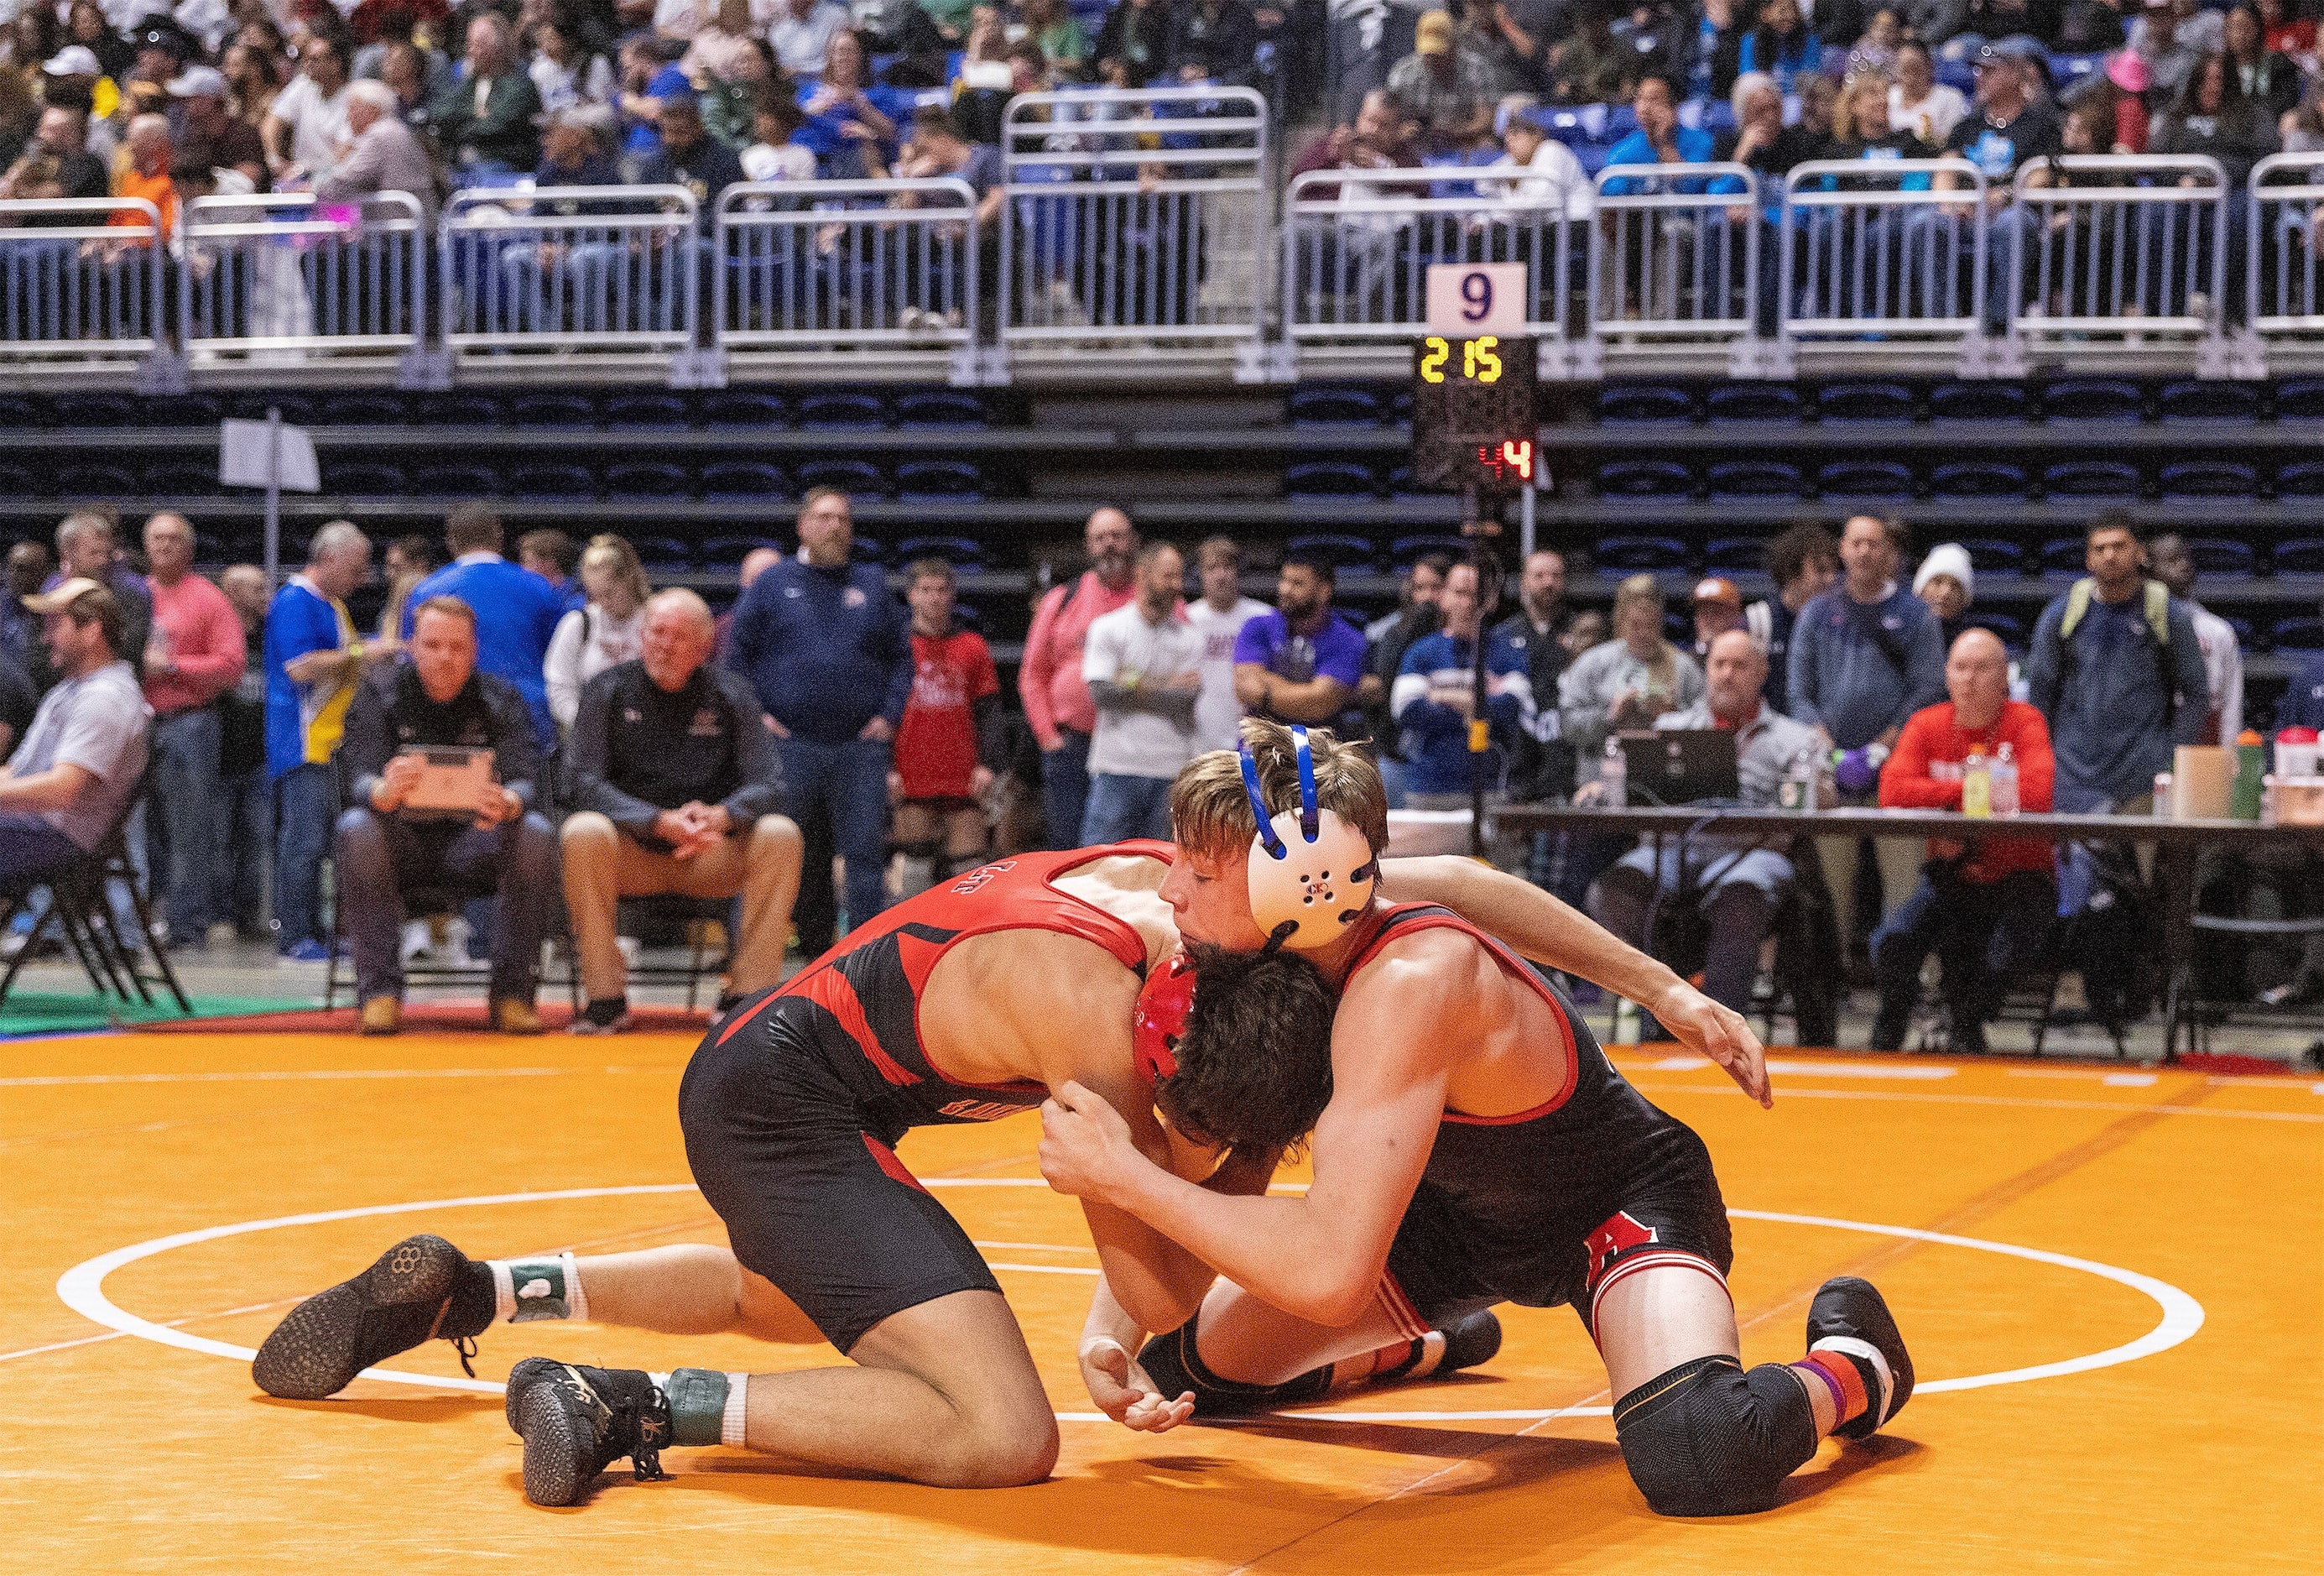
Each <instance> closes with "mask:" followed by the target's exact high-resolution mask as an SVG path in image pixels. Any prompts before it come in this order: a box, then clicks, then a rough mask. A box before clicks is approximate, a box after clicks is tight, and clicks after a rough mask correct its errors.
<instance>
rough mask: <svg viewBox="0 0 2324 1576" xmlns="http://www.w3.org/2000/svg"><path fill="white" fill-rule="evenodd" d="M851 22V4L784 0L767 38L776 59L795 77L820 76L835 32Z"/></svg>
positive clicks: (831, 0) (825, 0)
mask: <svg viewBox="0 0 2324 1576" xmlns="http://www.w3.org/2000/svg"><path fill="white" fill-rule="evenodd" d="M846 25H847V7H845V6H844V5H835V4H833V0H782V6H781V8H780V9H779V11H778V12H777V13H776V14H775V23H774V26H773V27H772V28H771V29H770V30H769V32H768V35H767V41H768V42H770V43H771V44H773V45H774V46H775V59H776V60H779V61H781V62H782V67H783V70H786V71H788V72H789V73H791V75H793V76H795V77H819V76H821V75H822V74H823V62H824V57H825V55H826V54H827V53H828V52H829V51H830V49H831V39H832V35H833V34H834V33H835V32H839V30H840V29H842V28H844V27H845V26H846Z"/></svg>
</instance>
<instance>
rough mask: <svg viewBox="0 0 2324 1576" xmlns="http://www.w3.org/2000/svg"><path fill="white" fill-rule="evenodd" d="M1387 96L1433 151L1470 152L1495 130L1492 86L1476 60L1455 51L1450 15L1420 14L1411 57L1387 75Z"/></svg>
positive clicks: (1422, 144) (1399, 61)
mask: <svg viewBox="0 0 2324 1576" xmlns="http://www.w3.org/2000/svg"><path fill="white" fill-rule="evenodd" d="M1388 97H1391V98H1394V99H1395V100H1396V102H1397V107H1398V108H1399V109H1401V110H1402V111H1403V112H1404V114H1405V115H1406V116H1408V117H1409V118H1410V119H1411V120H1412V122H1413V123H1414V124H1415V125H1416V126H1417V127H1418V128H1419V139H1420V144H1421V146H1422V147H1423V149H1424V150H1425V151H1426V152H1428V153H1454V152H1457V151H1459V150H1462V149H1464V148H1467V147H1469V146H1470V145H1471V144H1474V143H1475V142H1477V141H1478V140H1479V139H1480V138H1481V137H1483V136H1484V135H1485V134H1487V133H1488V132H1489V131H1490V130H1491V129H1492V125H1493V94H1492V83H1491V81H1490V80H1489V79H1488V78H1487V76H1486V74H1485V69H1484V67H1483V66H1482V65H1481V64H1480V63H1479V62H1478V61H1477V60H1476V59H1475V58H1474V57H1472V56H1465V55H1462V54H1461V53H1459V52H1458V51H1455V50H1454V49H1453V47H1452V13H1451V12H1449V11H1427V12H1423V13H1422V14H1421V17H1420V22H1419V24H1418V26H1417V28H1416V31H1415V32H1414V34H1413V45H1412V53H1410V54H1409V55H1406V57H1405V58H1404V59H1403V60H1398V61H1397V63H1396V64H1395V66H1394V67H1392V68H1390V70H1389V71H1388Z"/></svg>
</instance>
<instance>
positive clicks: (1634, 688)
mask: <svg viewBox="0 0 2324 1576" xmlns="http://www.w3.org/2000/svg"><path fill="white" fill-rule="evenodd" d="M1613 623H1614V638H1613V639H1611V640H1609V641H1607V642H1606V643H1605V644H1602V645H1593V646H1591V648H1590V649H1589V650H1587V651H1585V652H1583V653H1582V654H1581V655H1580V656H1578V657H1576V658H1574V660H1573V665H1572V667H1570V668H1568V669H1566V670H1565V673H1564V676H1563V677H1562V678H1561V679H1559V681H1558V684H1557V710H1558V723H1559V728H1560V730H1561V731H1562V732H1563V735H1564V737H1565V738H1566V739H1567V740H1568V741H1569V742H1570V743H1572V746H1573V748H1574V750H1575V752H1576V753H1577V754H1578V755H1582V756H1592V757H1594V756H1599V755H1602V754H1603V753H1605V748H1606V740H1607V738H1608V737H1609V736H1610V735H1613V734H1618V733H1637V732H1641V731H1643V730H1645V729H1646V728H1652V727H1653V726H1654V725H1655V718H1658V717H1661V716H1662V715H1663V714H1664V713H1665V712H1670V711H1676V710H1679V709H1682V708H1683V707H1688V706H1692V705H1693V704H1694V703H1695V701H1696V700H1699V699H1701V695H1702V670H1701V668H1699V667H1697V666H1695V663H1694V659H1693V658H1692V657H1691V656H1689V655H1687V654H1686V653H1684V652H1683V651H1681V650H1679V649H1678V648H1677V647H1676V646H1674V645H1673V644H1671V643H1670V642H1669V641H1667V640H1665V639H1664V638H1663V589H1662V588H1661V587H1660V586H1658V585H1656V584H1655V577H1654V576H1652V575H1643V574H1641V575H1632V576H1631V577H1630V578H1629V579H1626V580H1624V581H1623V582H1622V583H1621V585H1620V586H1619V587H1618V588H1617V589H1616V590H1615V592H1614V620H1613Z"/></svg>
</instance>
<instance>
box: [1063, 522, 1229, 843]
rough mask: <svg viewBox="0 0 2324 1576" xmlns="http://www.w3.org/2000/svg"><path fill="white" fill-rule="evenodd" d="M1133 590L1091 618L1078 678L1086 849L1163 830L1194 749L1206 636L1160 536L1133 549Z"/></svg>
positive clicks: (1182, 566) (1175, 558) (1172, 552)
mask: <svg viewBox="0 0 2324 1576" xmlns="http://www.w3.org/2000/svg"><path fill="white" fill-rule="evenodd" d="M1135 584H1136V587H1137V594H1136V595H1135V596H1134V597H1133V598H1131V600H1130V604H1129V605H1128V606H1127V607H1117V608H1115V609H1114V610H1113V611H1112V612H1111V613H1108V614H1105V615H1103V616H1101V617H1099V618H1097V619H1095V620H1094V621H1093V622H1092V623H1091V625H1090V626H1089V638H1088V639H1087V641H1086V642H1085V643H1084V644H1083V647H1082V681H1083V682H1084V683H1085V684H1087V685H1088V686H1089V692H1090V700H1092V701H1093V702H1094V703H1095V704H1096V707H1097V728H1095V730H1094V731H1093V733H1092V735H1091V737H1090V754H1089V774H1090V786H1089V800H1088V802H1087V804H1086V805H1085V806H1084V811H1083V816H1082V830H1081V840H1082V844H1083V846H1084V847H1085V848H1095V847H1097V846H1099V845H1101V844H1104V843H1118V842H1123V841H1126V840H1127V839H1131V838H1167V837H1168V836H1169V835H1170V784H1171V782H1172V781H1173V779H1175V778H1176V776H1177V774H1178V770H1179V768H1180V767H1182V766H1184V765H1185V764H1186V763H1187V762H1188V761H1190V760H1192V759H1194V755H1195V751H1196V749H1197V747H1198V746H1197V744H1196V740H1195V737H1194V704H1195V702H1196V701H1197V700H1200V699H1201V698H1202V693H1203V637H1202V635H1200V634H1199V633H1197V632H1196V630H1195V628H1194V626H1193V625H1192V624H1190V623H1188V622H1187V621H1186V616H1185V609H1184V607H1182V606H1181V604H1182V603H1183V601H1184V600H1185V589H1186V561H1185V558H1184V557H1183V556H1181V554H1180V553H1179V552H1178V550H1177V549H1176V547H1173V546H1172V545H1171V544H1170V543H1168V542H1148V543H1147V544H1146V545H1145V546H1144V547H1142V548H1140V549H1139V552H1138V561H1137V566H1136V581H1135Z"/></svg>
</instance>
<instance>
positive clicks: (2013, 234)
mask: <svg viewBox="0 0 2324 1576" xmlns="http://www.w3.org/2000/svg"><path fill="white" fill-rule="evenodd" d="M1985 222H1986V229H1985V330H1986V332H1987V333H1988V334H2003V333H2006V332H2008V330H2009V325H2010V323H2011V322H2012V321H2013V320H2015V318H2016V315H2017V308H2018V306H2019V304H2020V303H2019V302H2018V301H2017V290H2018V283H2019V282H2018V277H2017V259H2018V256H2019V255H2020V254H2021V253H2022V252H2023V250H2024V246H2025V243H2026V242H2027V241H2028V240H2029V239H2031V238H2033V232H2035V231H2036V230H2038V228H2039V226H2040V221H2039V220H2038V219H2036V218H2034V217H2033V212H2032V210H2030V209H2027V208H2026V206H2025V205H2024V203H2022V202H2013V203H2011V204H2010V205H2009V206H2008V207H2007V208H2005V209H1997V210H1996V211H1993V212H1990V213H1988V214H1987V216H1986V221H1985ZM1949 230H1957V233H1958V235H1959V236H1960V240H1959V242H1958V245H1959V246H1960V249H1961V251H1962V252H1963V253H1964V254H1967V253H1968V252H1969V251H1970V250H1971V249H1972V248H1974V247H1975V246H1976V245H1977V240H1976V232H1975V231H1974V230H1973V229H1972V228H1971V227H1969V224H1968V223H1966V222H1963V223H1960V224H1959V225H1958V226H1957V227H1956V226H1955V225H1954V224H1953V221H1950V220H1948V219H1947V218H1945V216H1944V214H1943V212H1942V211H1941V209H1938V208H1936V207H1933V206H1931V207H1916V208H1914V209H1913V210H1912V211H1911V213H1910V214H1909V216H1908V217H1907V218H1905V220H1904V249H1905V251H1906V252H1907V253H1908V254H1909V255H1912V256H1914V257H1923V256H1930V257H1932V256H1934V255H1935V254H1934V252H1933V251H1932V250H1931V248H1932V247H1933V246H1936V245H1937V243H1938V242H1939V241H1940V240H1941V239H1942V238H1944V237H1945V236H1946V235H1947V234H1948V231H1949ZM1966 277H1967V274H1966V272H1964V273H1963V278H1964V279H1966Z"/></svg>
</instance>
